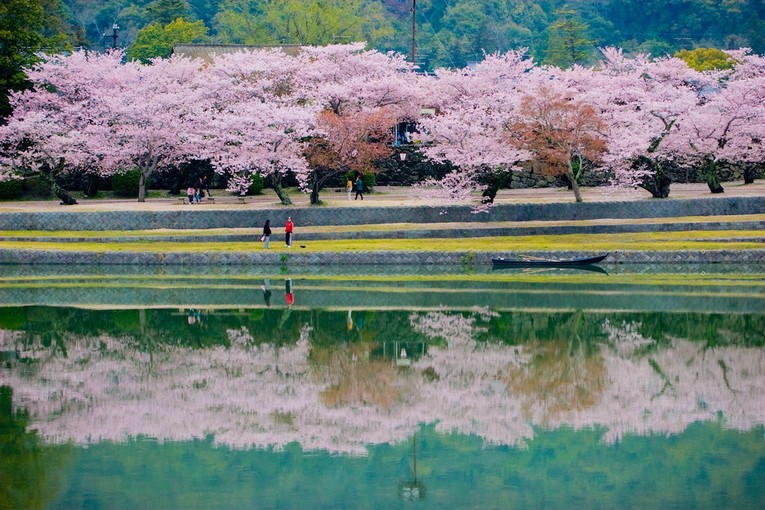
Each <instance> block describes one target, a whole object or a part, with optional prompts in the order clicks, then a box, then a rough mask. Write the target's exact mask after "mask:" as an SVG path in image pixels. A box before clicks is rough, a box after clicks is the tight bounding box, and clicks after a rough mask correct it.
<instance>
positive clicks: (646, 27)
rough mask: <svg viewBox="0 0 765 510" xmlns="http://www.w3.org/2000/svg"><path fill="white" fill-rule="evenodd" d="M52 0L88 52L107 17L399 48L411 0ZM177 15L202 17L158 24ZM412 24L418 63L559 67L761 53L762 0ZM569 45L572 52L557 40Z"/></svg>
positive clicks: (444, 16)
mask: <svg viewBox="0 0 765 510" xmlns="http://www.w3.org/2000/svg"><path fill="white" fill-rule="evenodd" d="M60 1H61V2H63V6H62V7H63V8H62V9H61V10H60V11H59V13H58V17H59V18H60V19H59V20H58V22H57V23H56V24H55V26H56V27H58V28H60V29H62V30H66V31H67V32H69V34H70V39H71V42H72V44H73V45H76V46H88V47H90V48H93V49H97V48H102V47H104V46H105V45H109V46H110V45H112V44H113V42H114V40H113V39H111V38H104V37H103V35H104V34H105V33H106V34H108V35H112V34H113V32H112V26H113V25H114V24H117V25H118V26H119V27H120V29H119V31H118V39H117V45H118V46H123V47H127V46H130V45H131V44H132V43H133V42H134V41H135V40H136V37H138V35H139V33H140V32H141V31H142V30H143V31H144V32H145V35H144V41H146V42H145V44H148V45H149V46H151V45H152V44H155V41H157V40H164V42H165V46H166V45H167V44H168V42H167V41H168V40H169V41H176V40H178V39H179V38H180V39H190V40H189V41H185V42H192V41H193V42H212V43H222V44H327V43H332V42H349V41H352V40H355V41H358V40H366V41H368V43H369V45H370V46H371V47H374V48H377V49H380V50H397V51H401V52H403V53H406V54H409V52H410V46H411V12H410V10H411V5H412V0H321V1H319V0H261V1H257V2H255V1H251V0H104V1H99V2H93V1H92V0H60ZM48 3H52V4H53V3H55V2H48ZM50 12H53V11H50ZM177 18H182V19H183V20H184V21H185V22H188V24H189V25H190V24H193V22H201V23H196V24H195V25H194V27H188V26H186V25H181V26H175V27H174V28H173V30H170V31H167V30H165V31H164V32H162V30H161V29H162V27H164V26H166V25H168V24H169V23H170V22H171V21H173V20H176V19H177ZM416 20H417V53H418V57H417V60H418V61H419V62H420V63H421V64H422V65H423V66H424V67H425V68H429V69H432V68H434V67H439V66H459V67H461V66H464V65H465V64H466V63H468V62H471V61H476V60H480V59H482V55H483V52H484V51H485V52H495V51H505V50H508V49H513V48H519V47H528V48H529V49H530V53H531V54H532V55H533V56H534V57H535V59H536V60H538V61H548V62H552V63H557V64H563V65H565V64H568V63H570V61H571V60H579V61H582V62H585V63H586V62H587V61H588V60H589V59H592V58H593V56H594V55H595V51H596V48H597V47H598V46H605V45H615V46H621V47H624V48H625V49H626V50H628V51H632V52H637V51H641V52H650V53H652V54H653V55H662V54H665V53H674V52H675V51H677V50H679V49H683V48H695V47H717V48H722V49H728V48H739V47H751V48H752V49H753V50H754V51H755V52H758V53H762V52H765V1H763V0H568V2H566V1H564V0H542V1H539V2H534V1H531V0H419V1H417V17H416ZM152 23H155V24H156V25H155V26H154V27H153V28H152V29H149V28H147V27H149V26H150V25H151V24H152ZM147 30H149V32H150V33H146V31H147ZM179 34H180V35H179ZM572 41H573V42H574V46H576V50H577V51H578V53H577V52H573V53H572V52H571V51H570V50H571V48H570V47H567V48H561V45H563V46H566V44H569V45H570V44H571V42H572ZM142 44H143V43H142ZM566 50H569V51H566ZM148 51H149V52H151V51H159V52H161V51H166V48H165V49H162V48H160V49H159V50H151V49H150V50H148ZM142 55H143V54H142Z"/></svg>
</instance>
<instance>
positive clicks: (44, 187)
mask: <svg viewBox="0 0 765 510" xmlns="http://www.w3.org/2000/svg"><path fill="white" fill-rule="evenodd" d="M22 190H23V192H24V194H25V195H28V196H30V197H33V198H50V197H52V196H53V192H52V191H51V189H50V182H48V180H47V179H46V178H45V177H43V176H41V175H35V176H33V177H27V178H26V179H24V184H23V186H22Z"/></svg>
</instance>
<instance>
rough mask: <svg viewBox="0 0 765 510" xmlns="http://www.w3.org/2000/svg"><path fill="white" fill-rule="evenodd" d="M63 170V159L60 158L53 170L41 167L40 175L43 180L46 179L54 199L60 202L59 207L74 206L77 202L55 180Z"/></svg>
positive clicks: (48, 167)
mask: <svg viewBox="0 0 765 510" xmlns="http://www.w3.org/2000/svg"><path fill="white" fill-rule="evenodd" d="M63 168H64V158H61V159H59V160H58V163H57V164H56V167H55V168H51V167H50V166H48V165H43V167H42V173H43V175H44V176H45V179H47V181H48V183H49V184H50V189H51V191H52V192H53V194H54V195H56V197H58V199H59V200H61V205H75V204H77V200H75V198H74V197H73V196H72V195H71V193H69V192H68V191H67V190H65V189H64V188H62V187H61V186H59V185H58V183H57V182H56V179H57V177H58V174H59V173H60V172H61V170H62V169H63Z"/></svg>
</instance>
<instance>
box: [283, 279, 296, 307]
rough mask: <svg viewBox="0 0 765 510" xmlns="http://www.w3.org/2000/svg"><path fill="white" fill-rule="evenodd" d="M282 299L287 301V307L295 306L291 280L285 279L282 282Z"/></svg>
mask: <svg viewBox="0 0 765 510" xmlns="http://www.w3.org/2000/svg"><path fill="white" fill-rule="evenodd" d="M284 299H286V300H287V306H289V307H292V305H294V304H295V294H293V293H292V278H287V280H285V282H284Z"/></svg>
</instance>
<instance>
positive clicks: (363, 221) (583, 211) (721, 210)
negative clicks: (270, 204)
mask: <svg viewBox="0 0 765 510" xmlns="http://www.w3.org/2000/svg"><path fill="white" fill-rule="evenodd" d="M762 213H765V197H730V198H727V197H714V198H702V199H693V200H671V199H666V200H640V201H632V202H584V203H575V202H570V203H553V204H502V205H498V206H496V207H493V208H492V209H491V211H490V212H488V213H480V214H475V213H473V211H472V209H471V208H470V207H468V206H443V207H427V206H418V207H369V208H366V207H352V208H351V207H348V208H329V207H328V208H306V207H297V208H286V207H285V208H279V209H271V210H263V209H246V210H241V209H239V210H223V209H206V210H193V211H192V210H185V209H184V210H182V211H108V212H70V211H61V212H6V213H0V230H48V231H50V230H153V229H160V228H167V229H204V228H253V227H260V226H262V225H263V223H264V222H265V220H266V219H267V218H268V219H271V223H272V224H273V225H283V224H284V222H285V221H286V219H287V216H292V218H293V220H294V221H295V224H296V226H297V227H298V228H299V227H300V226H318V225H337V226H353V225H369V224H378V223H447V222H497V221H531V220H535V221H551V220H592V219H600V218H613V219H635V218H663V217H681V216H724V215H731V214H762Z"/></svg>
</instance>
